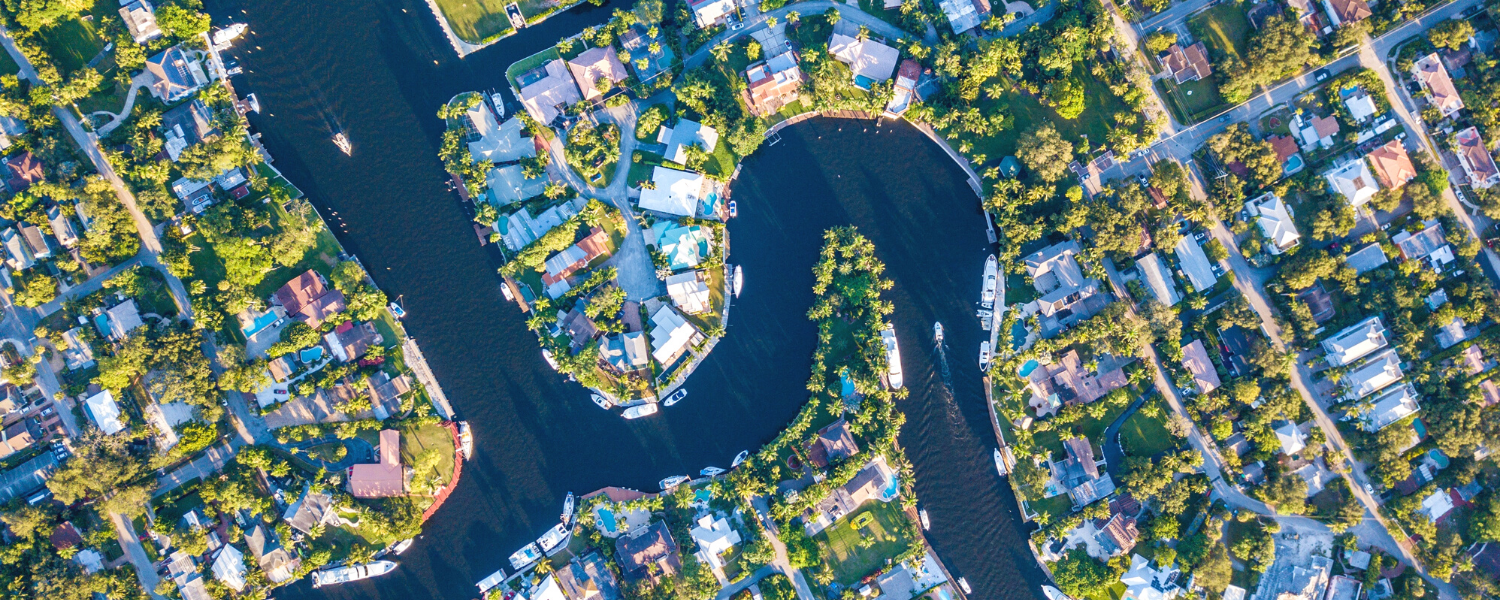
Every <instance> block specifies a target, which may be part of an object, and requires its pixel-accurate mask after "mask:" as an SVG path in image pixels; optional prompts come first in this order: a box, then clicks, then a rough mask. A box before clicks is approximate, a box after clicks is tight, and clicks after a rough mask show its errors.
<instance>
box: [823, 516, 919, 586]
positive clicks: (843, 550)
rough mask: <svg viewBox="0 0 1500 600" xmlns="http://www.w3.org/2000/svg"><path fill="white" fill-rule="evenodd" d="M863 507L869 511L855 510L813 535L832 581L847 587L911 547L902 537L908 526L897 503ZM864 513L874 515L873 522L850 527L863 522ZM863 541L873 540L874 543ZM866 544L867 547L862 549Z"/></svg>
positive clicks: (908, 541)
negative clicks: (848, 515) (851, 514)
mask: <svg viewBox="0 0 1500 600" xmlns="http://www.w3.org/2000/svg"><path fill="white" fill-rule="evenodd" d="M866 506H868V507H869V508H865V509H862V510H858V511H855V513H854V516H853V517H851V518H846V519H840V520H839V521H838V522H837V523H834V524H832V525H829V526H828V528H827V529H824V530H823V531H820V532H818V535H816V536H813V540H814V541H816V542H817V543H818V545H819V546H821V547H822V549H823V557H824V560H826V561H827V562H828V566H829V568H831V569H832V570H833V576H834V581H837V582H839V583H841V584H844V585H846V586H847V585H851V584H854V583H857V582H858V581H859V580H860V579H861V578H863V577H864V576H865V575H869V574H870V573H871V572H873V571H875V570H876V569H879V568H881V567H883V566H885V561H886V559H888V558H891V557H894V556H896V555H898V554H900V553H901V552H902V551H904V550H906V548H907V547H908V546H910V545H911V540H910V539H909V538H908V537H907V536H906V534H905V531H906V530H909V529H910V528H911V524H910V522H909V521H908V520H907V517H906V514H905V513H903V512H901V503H900V502H872V503H869V504H867V505H866ZM865 514H870V515H872V516H874V519H873V520H871V521H870V522H869V523H868V524H866V525H865V526H864V527H860V528H858V529H855V528H854V527H853V526H852V525H851V524H852V523H854V522H855V521H856V520H865V519H862V518H861V515H865ZM865 540H873V543H871V542H867V541H865ZM866 544H869V547H864V546H865V545H866Z"/></svg>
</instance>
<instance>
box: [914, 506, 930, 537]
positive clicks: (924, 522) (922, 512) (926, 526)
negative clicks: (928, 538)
mask: <svg viewBox="0 0 1500 600" xmlns="http://www.w3.org/2000/svg"><path fill="white" fill-rule="evenodd" d="M917 516H919V517H922V531H927V530H928V529H932V522H931V521H928V520H927V509H925V508H924V509H922V510H919V511H917Z"/></svg>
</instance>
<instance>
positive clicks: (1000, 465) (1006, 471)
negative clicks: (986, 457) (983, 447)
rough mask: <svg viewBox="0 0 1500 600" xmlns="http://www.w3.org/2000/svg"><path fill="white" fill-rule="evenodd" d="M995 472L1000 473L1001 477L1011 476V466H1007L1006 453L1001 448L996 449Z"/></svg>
mask: <svg viewBox="0 0 1500 600" xmlns="http://www.w3.org/2000/svg"><path fill="white" fill-rule="evenodd" d="M995 470H996V471H999V472H1000V476H1001V477H1004V476H1006V475H1010V465H1007V464H1005V453H1003V452H1001V451H1000V449H999V448H996V449H995Z"/></svg>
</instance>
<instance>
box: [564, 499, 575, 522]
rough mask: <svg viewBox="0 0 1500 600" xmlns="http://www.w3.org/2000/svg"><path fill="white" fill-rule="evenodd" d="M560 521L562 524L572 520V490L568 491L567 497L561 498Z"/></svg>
mask: <svg viewBox="0 0 1500 600" xmlns="http://www.w3.org/2000/svg"><path fill="white" fill-rule="evenodd" d="M562 522H563V524H564V525H567V524H568V523H572V522H573V492H568V497H567V498H564V499H563V512H562Z"/></svg>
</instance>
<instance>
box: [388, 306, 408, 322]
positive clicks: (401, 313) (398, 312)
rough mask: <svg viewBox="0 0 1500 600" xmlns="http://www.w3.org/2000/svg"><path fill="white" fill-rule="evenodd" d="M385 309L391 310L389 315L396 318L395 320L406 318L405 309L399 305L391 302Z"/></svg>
mask: <svg viewBox="0 0 1500 600" xmlns="http://www.w3.org/2000/svg"><path fill="white" fill-rule="evenodd" d="M386 308H389V309H391V315H392V316H394V317H396V318H397V319H405V318H406V309H404V308H401V305H400V304H396V303H395V302H392V303H390V304H388V305H386Z"/></svg>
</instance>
